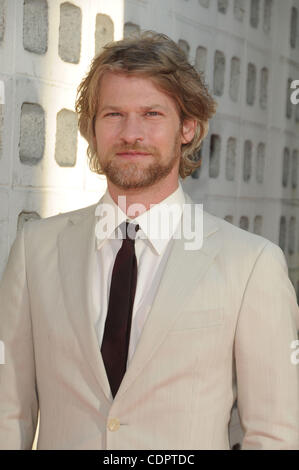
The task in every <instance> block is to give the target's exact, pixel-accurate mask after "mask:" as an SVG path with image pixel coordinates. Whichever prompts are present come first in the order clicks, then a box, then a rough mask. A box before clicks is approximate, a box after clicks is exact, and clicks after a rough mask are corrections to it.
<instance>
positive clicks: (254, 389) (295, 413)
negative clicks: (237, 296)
mask: <svg viewBox="0 0 299 470" xmlns="http://www.w3.org/2000/svg"><path fill="white" fill-rule="evenodd" d="M297 330H299V309H298V305H297V301H296V295H295V290H294V288H293V286H292V284H291V281H290V279H289V277H288V270H287V265H286V261H285V257H284V255H283V252H282V250H281V249H280V248H279V247H278V246H277V245H275V244H273V243H271V242H268V243H266V245H265V246H264V248H263V249H262V251H261V252H260V254H259V256H258V257H257V259H256V262H255V264H254V267H253V269H252V272H251V275H250V277H249V279H248V282H247V287H246V289H245V292H244V296H243V300H242V304H241V309H240V312H239V318H238V323H237V328H236V335H235V349H234V352H235V361H236V362H235V365H236V374H237V394H238V395H237V399H238V409H239V415H240V421H241V425H242V428H243V431H244V438H243V443H242V450H252V449H255V450H259V449H268V450H270V449H280V450H283V449H285V450H286V449H293V450H294V449H299V364H298V365H297V364H295V363H294V361H292V360H291V356H292V352H293V351H294V349H292V346H291V344H292V342H293V341H296V340H297Z"/></svg>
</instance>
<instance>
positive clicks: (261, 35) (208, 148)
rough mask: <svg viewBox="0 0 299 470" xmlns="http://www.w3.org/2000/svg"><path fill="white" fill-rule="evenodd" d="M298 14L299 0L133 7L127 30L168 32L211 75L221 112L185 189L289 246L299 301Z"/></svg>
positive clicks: (211, 0)
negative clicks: (295, 83)
mask: <svg viewBox="0 0 299 470" xmlns="http://www.w3.org/2000/svg"><path fill="white" fill-rule="evenodd" d="M157 11H159V15H157V13H156V12H157ZM298 12H299V1H298V0H286V1H285V2H278V1H275V0H227V1H226V0H223V1H222V0H178V1H177V2H175V3H173V2H171V1H170V0H166V1H165V2H163V5H162V4H161V2H160V3H159V2H158V0H151V1H149V0H143V1H142V2H140V1H137V0H128V1H127V2H126V10H125V31H127V34H130V32H138V31H140V30H145V29H155V30H158V31H162V32H165V33H166V34H168V35H169V36H170V37H172V38H173V39H174V40H175V41H176V42H177V43H178V44H179V45H180V47H181V48H182V50H183V51H184V52H185V54H186V55H187V56H188V57H189V59H190V60H191V62H192V63H193V64H194V65H195V67H196V68H197V70H198V71H199V72H201V73H204V77H205V81H206V83H207V84H208V86H209V89H210V91H211V93H212V94H213V95H214V97H215V99H216V101H217V102H218V111H217V115H216V117H215V118H213V120H212V122H211V125H210V132H209V135H208V136H207V138H206V140H205V142H204V143H203V145H202V152H201V155H202V157H203V159H202V166H201V168H200V169H199V170H197V171H196V172H195V173H194V174H193V176H192V177H189V178H188V179H187V180H184V182H183V185H184V187H185V189H186V190H187V191H188V192H189V193H190V194H191V196H193V198H194V199H196V200H198V201H201V202H204V204H205V207H206V209H207V210H210V212H212V213H214V214H216V215H218V216H221V217H223V218H226V220H229V221H230V222H231V223H234V224H236V225H239V226H241V227H242V228H245V229H246V230H247V229H248V230H250V231H252V232H255V233H259V234H261V235H262V236H264V237H266V238H268V239H270V240H272V241H273V242H274V243H277V244H280V246H281V247H282V248H283V249H284V252H285V255H286V258H287V261H288V265H289V275H290V278H291V280H292V282H293V285H294V287H295V289H296V291H297V295H298V299H299V289H298V286H299V173H298V158H299V157H298V151H299V105H297V106H295V105H293V104H292V103H291V101H290V95H291V92H292V90H291V89H290V84H291V83H292V81H293V80H295V79H299V15H298ZM281 220H285V223H284V222H281ZM283 239H285V240H286V241H285V242H284V243H283V242H282V240H283ZM288 240H290V242H289V241H288ZM288 246H291V248H290V249H289V248H288ZM292 247H294V249H293V248H292Z"/></svg>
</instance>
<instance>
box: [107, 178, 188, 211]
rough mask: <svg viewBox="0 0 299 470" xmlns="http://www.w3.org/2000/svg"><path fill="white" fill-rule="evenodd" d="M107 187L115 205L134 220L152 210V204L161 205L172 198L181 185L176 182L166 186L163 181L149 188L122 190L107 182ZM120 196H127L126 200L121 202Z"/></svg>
mask: <svg viewBox="0 0 299 470" xmlns="http://www.w3.org/2000/svg"><path fill="white" fill-rule="evenodd" d="M107 186H108V191H109V193H110V196H111V197H112V199H113V201H114V202H115V204H117V205H118V206H119V207H120V208H121V210H122V211H123V212H125V213H126V214H127V216H128V217H130V218H132V219H133V218H135V217H137V216H138V215H141V214H142V213H144V212H146V211H148V210H149V209H150V208H151V204H159V203H160V202H161V201H163V200H164V199H166V198H167V197H168V196H170V194H172V193H173V192H174V191H176V189H177V188H178V186H179V183H178V180H176V181H174V182H172V184H170V183H169V184H165V181H163V180H162V181H159V182H157V183H155V184H154V185H152V186H150V187H148V188H136V189H135V188H134V189H122V188H119V187H118V186H115V185H114V184H113V183H111V181H109V180H107ZM119 196H125V200H122V198H121V199H120V200H119V199H118V198H119ZM133 204H134V208H133V207H131V210H130V206H133ZM137 205H138V207H137ZM133 209H134V210H133Z"/></svg>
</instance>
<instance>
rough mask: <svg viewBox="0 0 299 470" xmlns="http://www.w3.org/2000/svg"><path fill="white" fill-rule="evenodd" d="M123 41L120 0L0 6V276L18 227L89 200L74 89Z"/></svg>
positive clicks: (92, 190)
mask: <svg viewBox="0 0 299 470" xmlns="http://www.w3.org/2000/svg"><path fill="white" fill-rule="evenodd" d="M122 36H123V0H113V2H102V1H100V0H75V1H71V2H65V1H62V0H0V277H1V275H2V272H3V269H4V266H5V264H6V261H7V256H8V253H9V249H10V246H11V244H12V242H13V240H14V238H15V236H16V232H17V229H19V228H20V227H21V226H22V225H23V223H24V222H25V221H27V220H29V219H35V218H39V217H48V216H51V215H54V214H57V213H59V212H66V211H68V210H73V209H76V208H80V207H84V206H87V205H88V204H92V203H94V202H96V201H97V200H98V199H99V198H100V196H101V195H102V194H103V191H104V190H105V188H106V181H105V178H103V177H98V176H96V175H94V174H93V173H91V172H90V170H89V168H88V162H87V157H86V143H85V141H84V140H83V139H82V138H81V137H80V136H79V134H78V131H77V116H76V114H75V112H74V104H75V98H76V89H77V86H78V85H79V83H80V81H81V79H82V78H83V76H84V75H85V74H86V72H87V70H88V67H89V64H90V62H91V59H92V58H93V56H94V55H95V54H96V53H99V52H100V50H101V48H102V47H103V46H104V44H106V43H107V42H108V41H111V40H114V39H120V38H121V37H122Z"/></svg>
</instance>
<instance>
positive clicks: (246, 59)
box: [0, 0, 299, 445]
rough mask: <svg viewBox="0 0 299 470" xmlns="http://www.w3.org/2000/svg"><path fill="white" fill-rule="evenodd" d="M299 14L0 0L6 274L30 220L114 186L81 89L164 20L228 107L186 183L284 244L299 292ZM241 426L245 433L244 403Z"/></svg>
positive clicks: (191, 5) (239, 3)
mask: <svg viewBox="0 0 299 470" xmlns="http://www.w3.org/2000/svg"><path fill="white" fill-rule="evenodd" d="M298 13H299V0H284V1H283V2H282V1H281V0H252V1H251V0H162V1H161V0H126V1H124V0H109V1H108V0H107V1H104V0H74V1H72V2H64V1H61V0H48V1H46V0H0V277H1V274H2V272H3V269H4V266H5V264H6V261H7V256H8V252H9V249H10V246H11V243H12V241H13V240H14V238H15V235H16V231H17V228H18V227H20V226H21V225H22V224H23V223H24V221H26V220H28V219H29V218H37V217H48V216H50V215H53V214H56V213H59V212H65V211H67V210H72V209H76V208H79V207H83V206H86V205H88V204H92V203H94V202H96V201H97V200H98V199H99V197H100V196H101V195H102V193H103V192H104V190H105V189H106V182H105V178H103V177H98V176H96V175H94V174H92V173H91V172H90V171H89V169H88V166H87V160H86V144H85V142H84V141H83V140H82V139H81V138H80V136H79V135H78V133H77V131H76V116H75V114H74V102H75V96H76V88H77V86H78V84H79V83H80V80H81V78H82V77H83V76H84V75H85V73H86V71H87V69H88V67H89V64H90V61H91V59H92V57H93V56H94V54H95V53H98V52H99V51H100V49H101V47H102V46H103V45H104V44H105V43H106V42H107V41H110V40H111V39H120V38H121V37H122V35H123V29H124V33H125V35H126V34H129V33H131V32H136V31H137V32H138V31H139V30H140V29H142V30H144V29H154V30H156V31H160V32H164V33H166V34H168V35H169V36H170V37H172V38H173V39H174V40H175V41H177V42H178V43H179V44H180V46H181V47H182V48H183V49H184V51H185V53H186V54H187V55H188V56H189V58H190V60H191V62H193V63H194V64H196V67H197V68H198V70H199V71H201V72H204V74H205V79H206V82H207V83H208V85H209V88H210V90H211V92H212V93H213V95H214V97H215V98H216V100H217V101H218V104H219V106H218V112H217V115H216V117H215V118H213V120H212V122H211V126H210V132H209V135H208V136H207V138H206V139H205V142H204V144H203V146H202V150H201V154H202V157H203V164H202V167H201V169H200V170H198V171H197V172H196V173H195V174H194V175H193V177H188V178H187V179H186V180H184V182H183V186H184V187H185V189H186V191H187V192H189V193H190V195H191V196H192V197H193V198H194V199H195V200H197V201H199V202H203V203H204V206H205V208H206V209H207V210H209V211H210V212H211V213H213V214H215V215H218V216H220V217H223V218H226V219H227V220H229V221H230V222H232V223H234V224H236V225H239V226H241V227H242V228H244V229H247V230H250V231H252V232H255V233H259V234H261V235H263V236H265V237H266V238H268V239H270V240H272V241H273V242H275V243H278V244H280V246H281V247H282V248H283V250H284V252H285V255H286V258H287V261H288V265H289V273H290V277H291V279H292V281H293V283H294V286H295V287H296V289H297V293H298V296H299V233H298V232H299V230H298V226H299V225H298V224H299V175H298V172H299V170H298V158H299V157H298V149H299V132H298V131H299V105H297V106H295V105H292V104H291V103H290V100H289V95H290V90H289V85H290V82H291V80H295V79H299V20H298V16H299V14H298ZM124 24H125V26H124ZM123 26H124V28H123ZM230 432H231V434H230V435H231V444H232V445H233V444H235V443H237V442H239V441H240V439H241V434H242V433H241V431H240V426H239V423H238V414H237V408H236V406H235V407H234V410H233V415H232V427H231V431H230Z"/></svg>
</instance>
